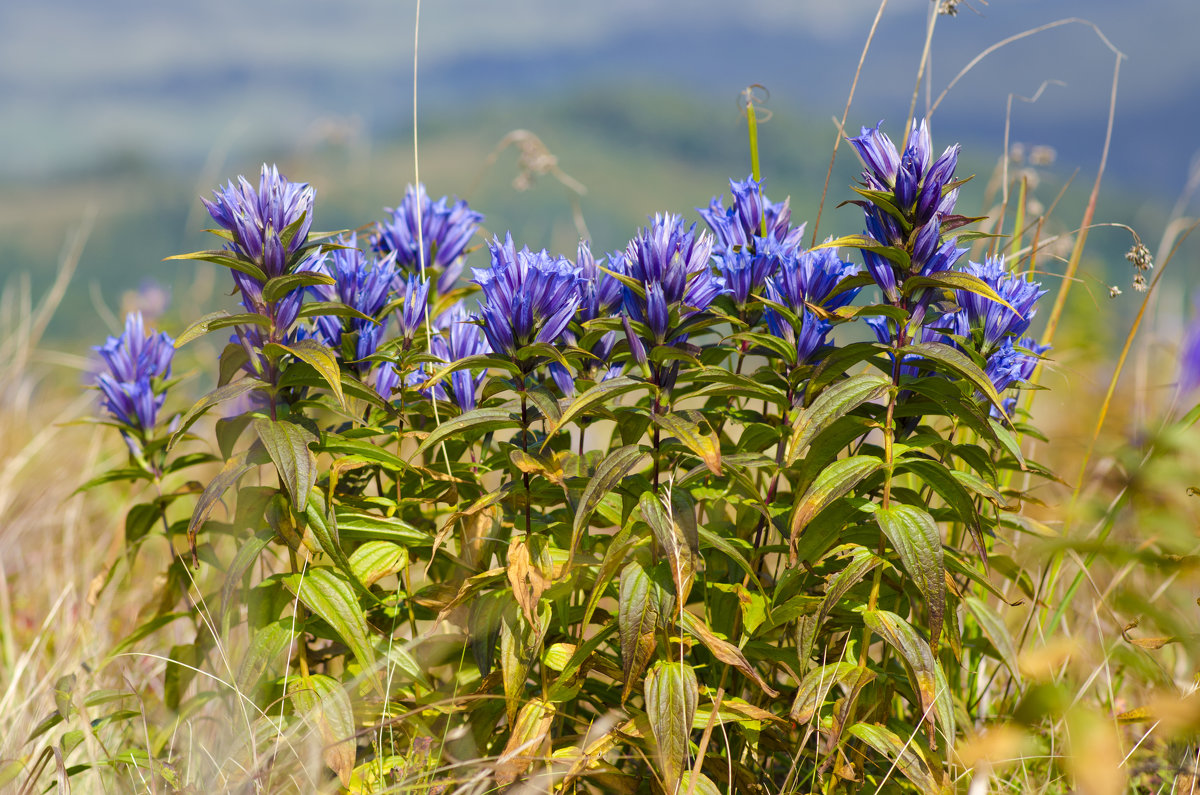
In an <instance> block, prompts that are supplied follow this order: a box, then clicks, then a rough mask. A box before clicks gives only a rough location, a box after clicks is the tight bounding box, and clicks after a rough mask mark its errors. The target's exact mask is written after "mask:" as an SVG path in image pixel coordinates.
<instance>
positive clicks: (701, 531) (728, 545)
mask: <svg viewBox="0 0 1200 795" xmlns="http://www.w3.org/2000/svg"><path fill="white" fill-rule="evenodd" d="M697 534H698V536H699V539H700V546H701V547H705V546H709V547H712V548H713V549H715V550H717V551H718V552H721V553H722V554H724V555H728V556H729V559H730V560H732V561H733V562H734V563H736V564H737V565H738V567H739V568H741V570H742V571H744V572H745V573H746V574H747V575H748V576H749V577H750V581H751V582H752V583H754V585H755V587H757V588H758V590H760V591H761V590H763V586H762V583H761V582H759V579H758V574H757V573H756V572H755V571H754V567H753V566H751V565H750V561H749V560H748V559H747V558H746V556H745V554H744V553H743V552H742V550H740V549H738V548H737V547H736V546H734V543H733V541H731V540H730V539H728V538H725V536H723V535H721V534H720V533H714V532H713V531H712V530H709V529H708V528H707V527H704V526H701V527H698V528H697ZM742 543H743V544H745V545H746V546H747V547H749V543H748V542H745V541H743V542H742Z"/></svg>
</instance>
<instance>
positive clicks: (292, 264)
mask: <svg viewBox="0 0 1200 795" xmlns="http://www.w3.org/2000/svg"><path fill="white" fill-rule="evenodd" d="M315 195H316V192H315V191H314V190H313V188H311V187H310V186H309V185H308V184H307V183H304V182H289V181H288V180H287V179H286V178H284V177H283V176H281V175H280V174H279V170H278V169H277V168H276V167H275V166H270V167H268V166H267V165H266V164H263V167H262V174H261V176H260V177H259V185H258V190H257V191H255V189H254V188H253V187H252V186H251V185H250V183H249V182H247V181H246V178H245V177H238V183H237V185H234V184H233V183H232V182H230V183H228V184H227V185H226V186H225V187H224V188H223V189H221V190H216V191H213V201H209V200H208V199H204V198H202V199H201V200H200V201H202V202H203V203H204V206H205V207H206V208H207V209H208V213H209V215H211V216H212V218H213V220H214V221H216V222H217V224H218V225H219V226H221V227H222V228H224V229H226V230H228V231H229V233H230V237H231V238H232V239H231V240H230V242H229V244H228V247H229V248H230V250H231V251H233V252H234V253H235V254H237V255H239V256H240V257H242V258H243V259H246V260H248V261H250V262H253V263H254V264H255V265H257V266H258V267H259V268H260V269H261V270H262V271H263V273H264V274H265V275H266V277H267V278H268V279H272V278H274V277H276V276H283V275H284V274H287V273H293V272H295V271H298V270H305V268H304V267H303V263H300V262H297V261H296V259H297V256H298V253H299V252H300V251H301V250H302V249H303V248H304V246H305V244H306V243H307V242H308V231H309V228H310V227H311V226H312V210H313V200H314V198H315ZM311 259H312V256H311V255H310V256H309V257H307V258H306V261H308V260H311ZM233 279H234V282H235V283H236V284H237V288H238V291H239V292H240V293H241V294H242V305H243V306H245V307H246V308H247V309H248V310H249V311H251V312H257V313H259V314H270V315H272V319H273V320H274V321H275V322H276V325H277V326H282V327H285V328H286V327H287V326H288V325H290V321H289V322H288V323H283V322H281V319H280V316H279V315H278V313H271V312H268V308H267V306H266V302H265V301H264V300H263V295H262V287H263V283H262V282H260V281H259V280H258V279H256V278H254V277H253V276H250V275H247V274H245V273H242V272H241V271H237V270H235V271H234V272H233ZM292 295H295V292H293V293H291V294H289V295H288V296H287V297H291V296H292ZM296 310H297V311H298V310H299V304H298V303H297V306H296ZM288 314H290V308H289V311H284V312H283V314H282V317H283V318H286V316H287V315H288ZM291 320H292V321H294V320H295V315H294V314H293V315H291Z"/></svg>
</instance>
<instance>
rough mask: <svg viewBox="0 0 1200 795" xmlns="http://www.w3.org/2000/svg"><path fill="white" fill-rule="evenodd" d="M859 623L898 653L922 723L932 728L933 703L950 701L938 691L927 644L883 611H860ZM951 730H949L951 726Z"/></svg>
mask: <svg viewBox="0 0 1200 795" xmlns="http://www.w3.org/2000/svg"><path fill="white" fill-rule="evenodd" d="M862 615H863V623H864V624H866V625H867V628H868V629H870V630H871V631H872V632H874V633H875V634H876V635H878V636H879V637H881V638H883V639H884V640H885V641H886V642H887V644H888V645H889V646H891V647H892V648H893V649H895V650H896V651H898V652H900V656H901V657H902V658H903V659H904V662H905V664H906V665H907V667H908V670H909V674H910V675H911V676H912V678H913V684H914V685H915V689H916V691H917V695H918V697H919V698H920V700H921V703H920V704H919V705H918V706H919V707H920V709H921V714H922V715H924V716H925V720H926V721H928V722H929V724H930V725H933V724H934V722H935V721H936V720H937V718H938V710H937V709H936V702H937V700H938V699H939V698H945V699H949V698H950V693H949V692H948V691H942V692H939V690H938V682H937V679H938V676H937V663H936V661H935V660H934V657H933V651H932V650H930V648H929V644H928V643H926V642H925V639H924V638H922V637H921V635H920V633H919V632H917V631H916V630H915V629H913V627H912V625H911V624H909V623H908V622H907V621H905V620H904V619H903V618H901V617H900V616H898V615H896V614H895V613H889V612H888V611H887V610H864V611H863V614H862ZM951 731H953V727H951Z"/></svg>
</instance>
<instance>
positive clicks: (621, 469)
mask: <svg viewBox="0 0 1200 795" xmlns="http://www.w3.org/2000/svg"><path fill="white" fill-rule="evenodd" d="M645 457H646V454H645V453H644V452H643V451H642V449H641V447H639V446H638V445H636V444H627V445H625V446H624V447H618V448H617V449H616V450H613V451H612V452H611V453H609V454H608V456H607V457H606V458H605V459H604V460H603V461H601V462H600V464H599V465H598V466H597V467H596V474H594V475H592V479H591V480H589V481H588V484H587V486H585V487H584V489H583V494H581V495H580V496H579V507H578V508H577V509H576V511H575V522H574V525H573V528H572V537H573V538H574V539H575V542H573V544H572V546H574V544H575V543H577V542H578V539H579V538H580V536H581V535H582V533H583V529H584V528H585V527H587V525H588V520H589V519H591V518H592V512H593V511H595V510H596V506H597V505H599V504H600V500H602V499H604V496H605V495H606V494H608V493H609V492H610V491H612V490H613V488H614V487H615V486H616V485H617V484H618V483H620V482H621V480H622V479H623V478H624V477H625V476H626V475H628V474H629V473H630V472H632V471H633V470H634V469H635V468H636V467H637V466H638V465H639V464H640V463H641V462H642V460H643V459H644V458H645Z"/></svg>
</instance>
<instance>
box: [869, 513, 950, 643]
mask: <svg viewBox="0 0 1200 795" xmlns="http://www.w3.org/2000/svg"><path fill="white" fill-rule="evenodd" d="M875 521H876V522H877V523H878V524H879V529H881V530H883V533H884V535H886V536H887V537H888V541H890V542H891V544H892V546H893V547H894V548H895V550H896V552H897V553H898V554H899V555H900V562H901V563H902V564H903V565H904V570H905V571H907V572H908V575H909V576H910V577H912V579H913V581H914V582H915V583H916V585H917V588H918V589H919V590H920V591H921V593H922V594H923V595H924V597H925V603H926V605H927V606H928V608H929V637H930V641H929V642H930V645H931V646H932V647H933V648H935V649H936V648H937V645H938V639H939V638H940V637H941V634H942V620H943V619H944V617H945V614H946V564H945V561H944V559H943V556H942V534H941V532H940V531H939V530H938V526H937V522H935V521H934V520H933V517H932V516H930V515H929V514H928V513H926V512H925V511H923V510H921V509H920V508H915V507H913V506H911V505H892V506H890V507H888V508H880V509H879V510H878V511H876V512H875Z"/></svg>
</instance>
